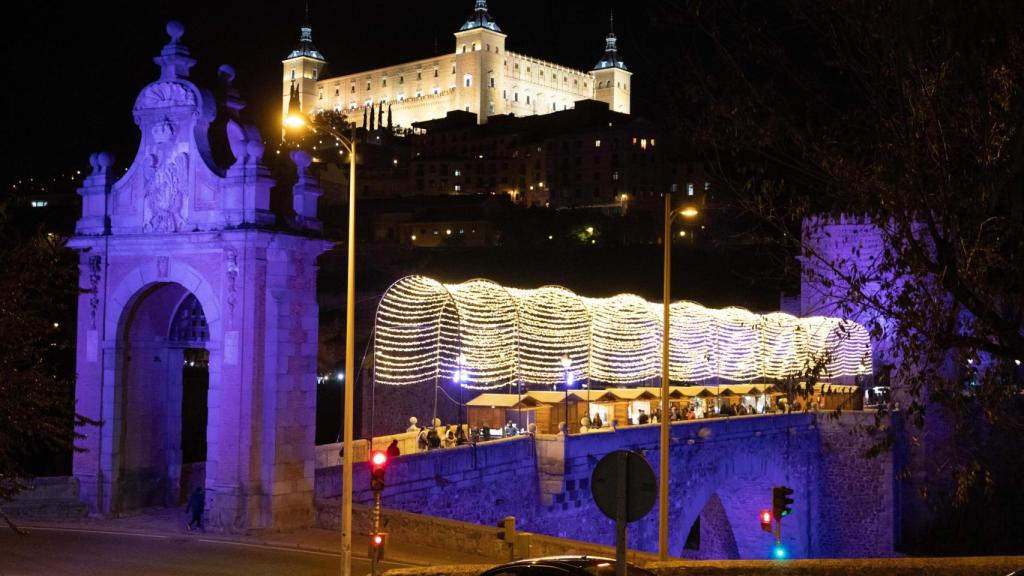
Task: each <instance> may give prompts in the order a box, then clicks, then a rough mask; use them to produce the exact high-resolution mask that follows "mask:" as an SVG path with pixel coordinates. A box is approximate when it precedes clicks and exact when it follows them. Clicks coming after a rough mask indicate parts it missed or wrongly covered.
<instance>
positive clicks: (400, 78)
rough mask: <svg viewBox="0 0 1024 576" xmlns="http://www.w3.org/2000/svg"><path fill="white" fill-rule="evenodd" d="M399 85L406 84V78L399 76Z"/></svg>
mask: <svg viewBox="0 0 1024 576" xmlns="http://www.w3.org/2000/svg"><path fill="white" fill-rule="evenodd" d="M398 83H399V84H405V76H399V77H398Z"/></svg>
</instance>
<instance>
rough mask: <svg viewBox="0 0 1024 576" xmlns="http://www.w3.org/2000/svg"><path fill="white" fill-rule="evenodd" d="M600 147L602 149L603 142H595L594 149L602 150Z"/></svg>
mask: <svg viewBox="0 0 1024 576" xmlns="http://www.w3.org/2000/svg"><path fill="white" fill-rule="evenodd" d="M600 147H601V141H600V140H594V148H600Z"/></svg>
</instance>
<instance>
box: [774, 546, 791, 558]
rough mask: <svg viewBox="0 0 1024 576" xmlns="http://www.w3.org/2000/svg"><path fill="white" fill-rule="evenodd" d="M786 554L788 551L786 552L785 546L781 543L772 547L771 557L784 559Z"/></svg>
mask: <svg viewBox="0 0 1024 576" xmlns="http://www.w3.org/2000/svg"><path fill="white" fill-rule="evenodd" d="M786 556H788V553H787V552H786V547H785V546H783V545H782V544H776V545H775V546H774V547H773V548H772V557H773V558H775V559H776V560H785V558H786Z"/></svg>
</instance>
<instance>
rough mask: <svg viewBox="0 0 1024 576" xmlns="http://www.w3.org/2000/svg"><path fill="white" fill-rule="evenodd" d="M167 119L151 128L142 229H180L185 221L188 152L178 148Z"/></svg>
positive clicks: (145, 176) (171, 126)
mask: <svg viewBox="0 0 1024 576" xmlns="http://www.w3.org/2000/svg"><path fill="white" fill-rule="evenodd" d="M174 130H175V128H174V125H173V124H171V122H170V121H164V122H160V123H157V124H156V125H155V126H153V128H152V136H153V143H152V144H151V146H150V147H149V148H150V149H149V153H148V154H147V155H146V159H145V161H146V166H145V171H144V178H145V205H144V214H143V225H142V229H143V231H144V232H179V231H181V230H184V229H185V224H186V222H187V221H188V174H189V165H188V164H189V155H188V153H187V152H184V151H179V150H178V147H177V141H176V138H175V137H174Z"/></svg>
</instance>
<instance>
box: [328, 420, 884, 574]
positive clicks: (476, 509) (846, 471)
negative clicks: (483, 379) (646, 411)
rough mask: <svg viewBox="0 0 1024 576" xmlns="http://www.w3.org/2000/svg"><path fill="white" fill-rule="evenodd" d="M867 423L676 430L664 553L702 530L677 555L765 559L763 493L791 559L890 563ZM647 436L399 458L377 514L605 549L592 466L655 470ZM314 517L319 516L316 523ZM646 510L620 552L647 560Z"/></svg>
mask: <svg viewBox="0 0 1024 576" xmlns="http://www.w3.org/2000/svg"><path fill="white" fill-rule="evenodd" d="M870 421H872V415H870V414H866V413H860V414H844V415H842V417H839V418H835V417H831V416H830V415H826V414H790V415H777V416H768V417H759V416H750V417H736V418H729V419H715V420H702V421H691V422H680V423H674V424H673V425H672V429H671V447H670V450H671V466H672V481H671V484H670V487H669V490H670V493H671V494H672V501H671V504H670V542H669V553H670V554H671V555H673V556H681V555H683V554H684V550H683V546H684V543H685V540H686V536H687V534H688V533H689V532H690V528H691V526H692V525H693V524H694V522H695V521H696V520H697V518H698V517H700V518H701V520H702V525H701V535H702V547H701V548H702V549H701V550H698V551H692V550H687V551H685V554H686V555H687V556H688V557H698V558H707V557H732V558H768V557H769V554H770V550H771V547H772V545H773V544H774V539H773V538H772V536H771V535H770V534H767V533H765V532H763V531H762V530H761V528H760V523H759V522H758V521H757V517H758V512H759V511H760V510H761V509H764V508H770V507H771V497H772V493H771V488H772V486H777V485H786V486H790V487H792V488H793V489H794V494H793V498H794V500H795V503H794V505H793V513H792V514H791V515H789V516H787V517H786V519H785V521H784V524H783V532H782V535H783V542H784V544H785V545H786V546H787V548H788V550H789V552H790V554H791V555H792V556H793V557H835V556H888V555H891V554H892V550H893V544H894V537H893V534H894V515H893V505H894V504H893V503H894V497H893V489H894V473H893V461H892V458H891V456H887V455H886V456H882V457H878V458H875V459H865V458H864V456H863V453H864V452H865V450H866V449H867V447H868V446H870V445H871V444H872V442H873V441H874V440H873V438H872V437H871V436H870V435H867V434H866V432H865V431H864V430H863V429H862V426H863V425H865V424H867V423H869V422H870ZM658 432H659V429H658V426H657V425H647V426H632V427H629V428H626V429H622V430H619V431H617V432H611V431H609V432H596V433H589V434H581V435H572V436H569V438H568V442H566V441H565V439H564V437H562V436H558V435H556V436H538V437H537V438H533V437H530V436H522V437H518V438H514V439H507V440H496V441H492V442H486V443H482V444H479V445H476V446H473V445H467V446H462V447H458V448H451V449H445V450H436V451H431V452H425V453H417V454H404V455H402V456H401V457H399V458H397V459H395V460H393V461H392V463H391V464H390V467H389V470H388V473H387V475H388V479H387V488H386V489H385V491H384V494H383V504H384V507H385V509H390V510H395V509H397V510H403V511H407V512H414V513H419V514H426V515H429V516H437V517H441V518H447V519H450V520H457V521H463V522H471V523H475V524H480V525H483V526H488V527H493V526H495V524H496V522H497V521H498V520H500V519H502V518H503V517H505V516H515V517H516V520H517V528H518V529H519V530H521V531H526V532H532V533H536V534H544V535H548V536H552V537H556V538H565V539H571V540H578V541H584V542H590V543H593V544H598V545H604V546H612V545H614V528H615V526H614V522H613V521H611V520H610V519H608V518H607V517H605V516H604V515H603V514H602V513H601V512H600V511H599V510H598V509H597V506H596V504H595V503H594V500H593V496H592V494H591V486H590V479H591V475H592V474H593V470H594V467H595V465H596V464H597V462H598V461H599V460H600V459H601V457H603V456H604V455H605V454H608V453H609V452H612V451H614V450H619V449H629V450H636V451H639V452H641V453H643V454H645V455H646V458H647V460H648V462H650V463H651V464H652V467H653V468H654V469H655V473H657V468H658V461H659V457H658ZM339 474H340V468H339V467H334V468H326V469H321V470H318V471H317V497H318V501H319V502H320V503H321V505H323V504H324V502H325V499H330V498H337V497H338V495H339V494H340V484H339V481H338V480H339V479H338V476H339ZM353 481H354V484H355V492H354V500H355V502H358V503H362V504H369V503H370V502H371V501H372V492H371V491H370V490H369V489H368V483H369V478H368V470H367V466H366V464H365V463H364V462H357V463H356V465H355V467H354V477H353ZM323 522H324V517H323V515H321V523H323ZM657 535H658V525H657V505H655V508H654V510H652V512H651V513H650V514H648V515H647V517H645V518H644V519H642V520H640V521H638V522H634V523H632V524H630V526H629V529H628V540H629V543H630V546H631V547H633V548H635V549H637V550H640V551H645V552H656V548H657V541H658V538H657Z"/></svg>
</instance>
